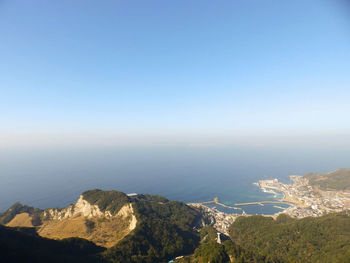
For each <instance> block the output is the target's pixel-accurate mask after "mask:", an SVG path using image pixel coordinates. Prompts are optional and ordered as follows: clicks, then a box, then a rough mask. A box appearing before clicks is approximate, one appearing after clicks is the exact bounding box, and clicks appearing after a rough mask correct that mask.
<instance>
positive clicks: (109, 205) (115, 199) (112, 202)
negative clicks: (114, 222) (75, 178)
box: [82, 189, 129, 214]
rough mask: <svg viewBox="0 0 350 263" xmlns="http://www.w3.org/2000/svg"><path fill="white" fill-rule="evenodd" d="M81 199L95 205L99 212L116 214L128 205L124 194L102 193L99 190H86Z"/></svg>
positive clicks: (114, 192)
mask: <svg viewBox="0 0 350 263" xmlns="http://www.w3.org/2000/svg"><path fill="white" fill-rule="evenodd" d="M82 195H83V198H84V199H85V200H86V201H88V202H89V203H90V204H93V205H97V206H98V208H99V209H100V210H101V211H103V212H104V211H106V210H108V211H110V212H111V213H112V214H115V213H117V212H118V211H119V210H120V209H121V208H122V207H123V206H124V205H125V204H127V203H129V198H128V196H127V195H126V194H124V193H122V192H119V191H114V190H112V191H102V190H99V189H95V190H88V191H85V192H84V193H83V194H82Z"/></svg>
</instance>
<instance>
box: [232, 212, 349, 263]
mask: <svg viewBox="0 0 350 263" xmlns="http://www.w3.org/2000/svg"><path fill="white" fill-rule="evenodd" d="M230 237H231V239H232V241H233V242H235V243H236V244H237V245H239V246H240V247H242V249H243V251H241V252H240V255H241V254H242V253H245V254H246V255H245V258H246V262H349V258H350V257H349V255H350V217H349V215H347V214H345V213H340V214H329V215H326V216H322V217H318V218H312V217H308V218H304V219H292V218H288V217H285V216H280V217H279V218H277V220H276V221H275V220H273V219H272V218H267V217H263V216H251V217H239V218H238V219H237V220H236V221H235V222H234V223H233V224H232V225H231V227H230Z"/></svg>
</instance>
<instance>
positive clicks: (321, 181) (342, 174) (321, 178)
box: [304, 169, 350, 191]
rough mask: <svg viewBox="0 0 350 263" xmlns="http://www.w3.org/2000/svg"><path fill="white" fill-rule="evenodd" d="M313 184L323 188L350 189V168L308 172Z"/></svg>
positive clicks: (307, 176)
mask: <svg viewBox="0 0 350 263" xmlns="http://www.w3.org/2000/svg"><path fill="white" fill-rule="evenodd" d="M304 177H305V178H307V179H308V180H309V183H310V184H311V185H312V186H317V187H319V188H320V189H321V190H331V191H334V190H337V191H350V169H338V170H336V171H334V172H330V173H328V174H313V173H311V174H306V175H304Z"/></svg>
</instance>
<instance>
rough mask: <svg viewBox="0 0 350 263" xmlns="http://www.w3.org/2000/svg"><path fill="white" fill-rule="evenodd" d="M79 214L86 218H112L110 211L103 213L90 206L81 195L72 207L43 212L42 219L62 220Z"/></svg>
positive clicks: (96, 207)
mask: <svg viewBox="0 0 350 263" xmlns="http://www.w3.org/2000/svg"><path fill="white" fill-rule="evenodd" d="M79 214H80V215H82V216H84V217H87V218H93V217H106V218H111V217H112V214H111V212H110V211H105V212H104V213H103V212H102V211H101V210H100V209H99V208H98V206H97V205H91V204H90V203H89V202H88V201H86V200H84V199H83V196H82V195H81V196H80V197H79V199H78V201H77V202H76V203H75V204H74V205H71V206H68V207H67V208H64V209H47V210H45V212H44V217H45V218H49V219H54V220H62V219H66V218H70V217H73V216H76V215H79Z"/></svg>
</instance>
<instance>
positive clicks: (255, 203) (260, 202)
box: [200, 197, 291, 209]
mask: <svg viewBox="0 0 350 263" xmlns="http://www.w3.org/2000/svg"><path fill="white" fill-rule="evenodd" d="M200 204H202V205H207V204H218V205H220V206H223V207H226V208H233V209H242V208H240V207H236V206H244V205H262V206H263V205H264V204H286V205H290V204H291V203H289V202H286V201H259V202H249V203H236V204H234V206H229V205H225V204H222V203H220V202H219V198H218V197H215V198H214V199H213V200H212V201H208V202H202V203H200Z"/></svg>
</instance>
